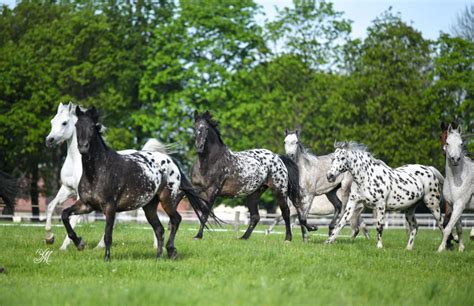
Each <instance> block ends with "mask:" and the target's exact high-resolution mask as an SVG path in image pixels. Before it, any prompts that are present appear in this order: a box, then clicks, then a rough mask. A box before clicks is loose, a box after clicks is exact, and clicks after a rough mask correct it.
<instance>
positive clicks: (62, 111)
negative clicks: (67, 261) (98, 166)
mask: <svg viewBox="0 0 474 306" xmlns="http://www.w3.org/2000/svg"><path fill="white" fill-rule="evenodd" d="M75 111H76V105H74V104H73V103H71V102H70V103H69V104H67V105H63V104H62V103H59V106H58V111H57V113H56V115H55V116H54V118H53V119H51V131H50V133H49V134H48V136H47V137H46V146H48V147H53V146H57V145H60V144H62V143H64V142H66V143H67V156H66V160H65V161H64V164H63V166H62V168H61V187H60V189H59V190H58V193H57V194H56V196H55V197H54V199H53V200H52V201H51V202H49V204H48V206H47V209H46V226H45V229H46V237H45V241H46V243H47V244H52V243H54V234H53V233H52V231H51V219H52V215H53V212H54V209H55V208H56V206H57V205H58V204H59V203H64V202H65V201H66V200H67V199H70V198H74V197H75V198H77V195H78V192H77V188H78V185H79V180H80V179H81V176H82V159H81V154H80V153H79V150H78V148H77V136H76V126H75V124H76V122H77V116H76V113H75ZM142 150H145V151H154V152H160V153H163V154H167V151H166V148H165V146H164V145H163V144H161V143H160V142H159V141H158V140H156V139H150V140H148V141H147V143H146V144H145V146H144V147H143V148H142ZM134 152H137V151H136V150H123V151H118V153H119V154H131V153H134ZM81 219H82V218H81V216H73V217H71V226H72V228H74V227H75V226H76V224H77V223H79V222H80V221H81ZM153 237H155V235H153ZM70 243H71V240H70V239H69V237H67V236H66V238H65V239H64V241H63V243H62V245H61V247H60V250H66V249H67V247H68V246H69V245H70ZM154 245H155V247H156V246H157V241H156V240H155V243H154ZM103 247H105V243H104V236H102V239H101V240H100V242H99V243H98V245H97V248H103Z"/></svg>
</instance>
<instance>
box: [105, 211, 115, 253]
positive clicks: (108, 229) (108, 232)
mask: <svg viewBox="0 0 474 306" xmlns="http://www.w3.org/2000/svg"><path fill="white" fill-rule="evenodd" d="M104 213H105V232H104V242H105V256H104V261H110V247H111V246H112V232H113V230H114V223H115V214H116V211H115V205H114V204H111V203H107V204H106V205H105V209H104Z"/></svg>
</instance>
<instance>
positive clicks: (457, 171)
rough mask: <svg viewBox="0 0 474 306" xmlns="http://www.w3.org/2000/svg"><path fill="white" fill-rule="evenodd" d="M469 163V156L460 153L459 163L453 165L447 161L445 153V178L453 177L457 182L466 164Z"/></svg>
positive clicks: (465, 168)
mask: <svg viewBox="0 0 474 306" xmlns="http://www.w3.org/2000/svg"><path fill="white" fill-rule="evenodd" d="M468 163H469V158H468V157H467V156H464V155H461V159H460V160H459V165H457V166H453V165H451V163H450V162H449V157H448V154H446V178H447V179H453V180H454V181H455V182H456V184H459V183H460V181H458V180H459V179H461V175H462V174H463V172H464V171H466V170H468V169H467V168H468V167H467V165H468Z"/></svg>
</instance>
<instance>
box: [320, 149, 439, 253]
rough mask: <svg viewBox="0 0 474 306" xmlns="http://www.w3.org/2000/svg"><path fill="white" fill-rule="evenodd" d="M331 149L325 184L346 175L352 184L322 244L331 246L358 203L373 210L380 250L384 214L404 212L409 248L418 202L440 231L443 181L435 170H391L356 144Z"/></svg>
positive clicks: (409, 246)
mask: <svg viewBox="0 0 474 306" xmlns="http://www.w3.org/2000/svg"><path fill="white" fill-rule="evenodd" d="M335 147H336V151H335V152H334V157H333V160H332V165H331V169H330V170H329V171H328V173H327V177H328V180H329V181H334V180H335V179H336V177H337V176H338V175H339V174H341V173H343V172H346V171H349V172H350V173H351V174H352V177H353V180H354V184H353V185H352V189H351V193H350V195H349V202H348V203H347V206H346V210H345V212H344V215H343V216H342V218H341V220H340V221H339V224H338V225H337V226H336V228H335V230H334V232H333V233H332V234H331V236H330V237H329V238H328V240H327V241H326V243H332V242H334V240H335V239H336V237H337V235H338V233H339V232H340V231H341V229H342V228H343V227H344V225H345V223H346V222H347V221H348V220H349V219H350V218H351V217H352V214H353V213H354V210H355V208H356V207H357V205H358V204H360V203H363V204H364V205H365V206H366V207H368V208H371V209H374V210H375V213H376V215H377V247H378V248H382V247H383V244H382V233H383V226H384V219H385V212H386V211H387V210H388V211H394V210H398V211H399V210H404V211H405V218H406V221H407V222H408V225H409V231H410V237H409V240H408V244H407V249H408V250H411V249H412V248H413V243H414V241H415V236H416V233H417V231H418V225H417V223H416V219H415V209H416V205H417V202H418V201H419V200H421V199H422V200H423V201H424V202H425V204H426V206H427V207H428V209H429V210H430V212H431V213H432V214H433V216H434V218H435V220H436V224H437V225H438V228H439V229H440V230H441V232H442V231H443V227H442V225H441V213H440V207H439V206H440V201H441V185H442V184H443V180H444V178H443V176H442V175H441V173H439V171H438V170H436V169H435V168H433V167H427V166H422V165H405V166H403V167H399V168H396V169H392V168H390V167H389V166H387V165H386V164H385V163H384V162H383V161H381V160H378V159H375V158H374V157H373V156H372V155H371V154H370V153H369V152H367V151H366V147H365V146H362V145H360V144H357V143H354V142H349V143H348V142H342V143H336V144H335Z"/></svg>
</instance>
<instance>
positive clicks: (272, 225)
mask: <svg viewBox="0 0 474 306" xmlns="http://www.w3.org/2000/svg"><path fill="white" fill-rule="evenodd" d="M281 220H283V217H282V216H277V217H276V218H275V219H274V220H273V222H272V224H270V226H269V227H268V228H267V229H266V230H265V235H269V234H270V233H271V232H272V231H273V228H274V227H275V225H277V224H278V223H280V222H281Z"/></svg>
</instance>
